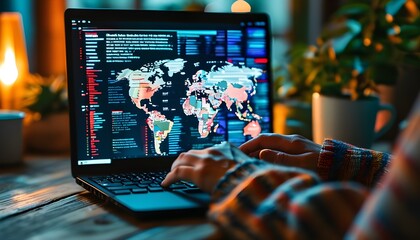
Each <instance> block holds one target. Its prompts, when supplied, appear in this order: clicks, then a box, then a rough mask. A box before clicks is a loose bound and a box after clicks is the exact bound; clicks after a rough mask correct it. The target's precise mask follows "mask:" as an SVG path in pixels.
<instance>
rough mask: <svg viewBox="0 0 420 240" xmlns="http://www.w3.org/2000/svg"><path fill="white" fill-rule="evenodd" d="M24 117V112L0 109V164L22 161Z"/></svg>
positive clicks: (12, 163)
mask: <svg viewBox="0 0 420 240" xmlns="http://www.w3.org/2000/svg"><path fill="white" fill-rule="evenodd" d="M24 117H25V113H24V112H20V111H13V110H0V165H14V164H19V163H21V162H22V160H23V118H24Z"/></svg>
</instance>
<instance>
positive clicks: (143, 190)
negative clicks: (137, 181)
mask: <svg viewBox="0 0 420 240" xmlns="http://www.w3.org/2000/svg"><path fill="white" fill-rule="evenodd" d="M131 192H133V193H147V192H148V191H147V188H135V189H131Z"/></svg>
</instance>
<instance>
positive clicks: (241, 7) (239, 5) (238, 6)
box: [230, 0, 251, 12]
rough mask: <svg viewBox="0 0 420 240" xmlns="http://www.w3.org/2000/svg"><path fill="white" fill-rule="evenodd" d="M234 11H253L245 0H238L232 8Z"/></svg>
mask: <svg viewBox="0 0 420 240" xmlns="http://www.w3.org/2000/svg"><path fill="white" fill-rule="evenodd" d="M230 10H231V11H232V12H251V5H249V3H247V2H246V1H245V0H236V2H234V3H233V4H232V6H231V8H230Z"/></svg>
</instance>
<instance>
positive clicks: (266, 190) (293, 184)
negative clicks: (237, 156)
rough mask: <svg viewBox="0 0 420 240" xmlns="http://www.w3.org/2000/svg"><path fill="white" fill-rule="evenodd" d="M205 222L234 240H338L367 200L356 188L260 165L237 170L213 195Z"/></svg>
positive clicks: (251, 163)
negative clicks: (210, 222) (207, 221)
mask: <svg viewBox="0 0 420 240" xmlns="http://www.w3.org/2000/svg"><path fill="white" fill-rule="evenodd" d="M212 196H213V202H212V204H211V205H210V210H209V213H208V216H209V218H210V220H211V221H212V222H214V223H215V224H216V225H218V226H220V229H222V230H225V231H224V232H226V233H227V234H228V236H229V237H231V238H234V239H290V238H293V239H296V238H299V239H341V238H342V237H343V236H344V234H345V233H346V232H347V231H348V229H349V227H350V226H351V224H352V222H353V219H354V218H355V216H356V213H357V212H358V210H359V209H360V207H361V206H362V203H363V201H364V200H365V198H366V197H367V191H366V189H365V188H364V187H363V186H362V185H360V184H358V183H345V184H339V183H322V182H321V181H320V179H319V177H317V176H316V174H315V173H312V172H309V171H305V170H303V169H298V168H291V167H281V166H278V165H272V164H270V163H267V162H264V161H259V160H248V161H245V162H242V163H240V164H238V165H237V166H236V167H235V168H234V169H233V170H231V171H229V172H228V173H227V174H226V175H225V176H224V177H223V178H222V179H221V181H220V182H219V184H218V185H217V187H216V189H215V191H214V192H213V195H212Z"/></svg>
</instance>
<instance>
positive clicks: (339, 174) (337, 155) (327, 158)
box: [317, 139, 391, 187]
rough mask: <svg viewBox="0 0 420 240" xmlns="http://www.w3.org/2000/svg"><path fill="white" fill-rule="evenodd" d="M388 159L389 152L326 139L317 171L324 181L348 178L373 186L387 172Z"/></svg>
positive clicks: (389, 158)
mask: <svg viewBox="0 0 420 240" xmlns="http://www.w3.org/2000/svg"><path fill="white" fill-rule="evenodd" d="M390 161H391V155H390V154H387V153H382V152H376V151H373V150H369V149H363V148H358V147H355V146H352V145H350V144H347V143H344V142H340V141H337V140H332V139H327V140H325V141H324V143H323V145H322V149H321V153H320V155H319V159H318V166H317V172H318V174H319V176H320V177H321V178H322V179H323V180H326V181H336V180H350V181H357V182H359V183H361V184H363V185H365V186H367V187H374V186H376V185H377V184H378V183H379V181H380V180H381V178H382V176H383V175H384V174H385V173H386V172H388V168H389V163H390Z"/></svg>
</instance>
